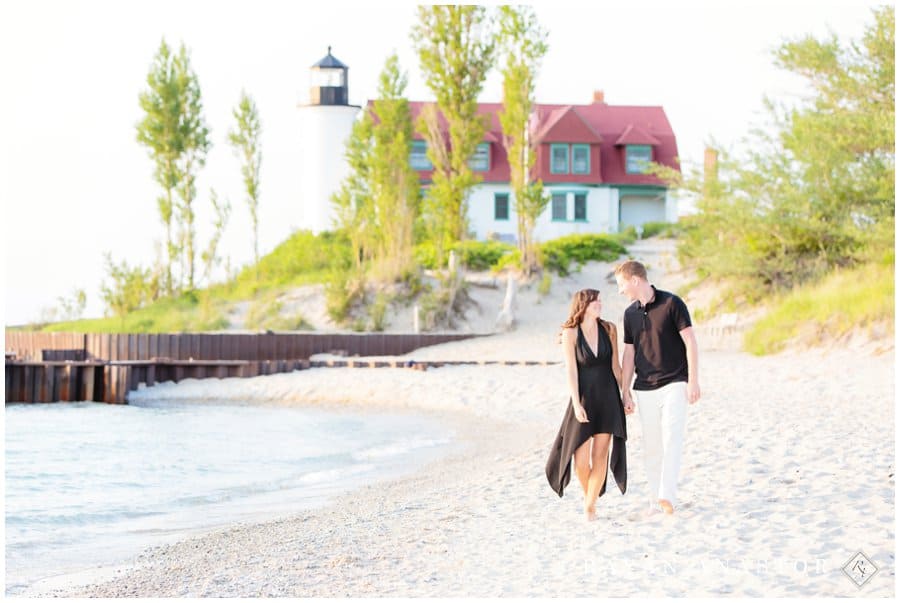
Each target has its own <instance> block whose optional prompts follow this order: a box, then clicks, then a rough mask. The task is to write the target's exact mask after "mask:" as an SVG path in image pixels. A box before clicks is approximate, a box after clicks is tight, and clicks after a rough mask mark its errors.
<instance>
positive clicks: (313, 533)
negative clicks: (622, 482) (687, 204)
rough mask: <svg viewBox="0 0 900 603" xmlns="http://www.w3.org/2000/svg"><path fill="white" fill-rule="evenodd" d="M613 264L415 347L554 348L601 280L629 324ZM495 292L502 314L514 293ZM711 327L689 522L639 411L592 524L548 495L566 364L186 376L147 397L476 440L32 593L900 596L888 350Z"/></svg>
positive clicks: (654, 274)
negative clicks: (810, 344) (807, 346)
mask: <svg viewBox="0 0 900 603" xmlns="http://www.w3.org/2000/svg"><path fill="white" fill-rule="evenodd" d="M632 253H633V254H634V255H635V256H637V257H639V258H644V259H645V260H647V261H648V263H649V264H650V266H651V268H652V270H651V280H653V281H654V282H656V284H657V285H658V286H660V287H661V288H663V289H675V288H676V286H674V285H673V282H674V281H675V280H677V276H678V275H676V274H674V273H673V272H672V271H671V267H667V262H670V261H671V256H670V248H669V247H665V246H653V245H649V246H646V247H643V248H641V247H638V248H636V249H632ZM610 268H611V265H609V264H602V263H596V264H591V265H589V266H586V267H585V269H584V270H583V271H582V272H581V273H578V274H575V275H573V276H572V277H570V278H568V279H562V280H559V281H557V282H555V283H554V285H553V289H552V291H551V294H550V295H548V296H546V297H544V298H542V299H541V300H540V303H538V296H537V293H536V291H532V290H523V291H522V292H521V295H520V298H519V302H520V304H519V305H520V309H519V312H518V314H517V316H518V317H519V319H520V323H519V325H518V328H517V329H516V330H515V331H512V332H510V333H506V334H501V335H493V336H491V337H482V338H475V339H471V340H466V341H461V342H454V343H450V344H444V345H441V346H435V347H433V348H428V349H423V350H417V351H415V352H413V353H411V354H409V355H408V357H409V358H414V359H422V360H425V359H428V360H459V359H466V360H472V359H491V360H543V361H558V360H559V359H560V351H559V346H558V345H556V335H557V332H558V325H559V323H560V322H562V320H563V319H564V318H565V315H566V311H567V308H568V303H569V297H570V295H571V293H572V292H574V291H575V290H576V289H578V288H580V287H583V286H593V287H596V288H599V289H600V290H601V294H602V296H603V303H604V310H603V315H604V316H607V317H610V318H612V319H615V320H616V321H617V322H619V323H621V314H622V309H623V308H624V306H625V301H624V300H623V299H621V298H620V297H619V296H618V295H617V294H616V292H615V285H614V284H612V283H610V281H609V280H608V278H607V276H608V274H609V270H610ZM666 276H670V277H671V278H672V281H670V282H667V280H666V278H663V277H666ZM497 299H498V306H497V308H496V309H499V301H502V291H500V292H499V294H498V298H497ZM485 305H487V304H485ZM496 309H495V310H492V311H493V312H495V311H496ZM484 320H488V319H487V318H485V319H484ZM697 332H698V340H699V344H700V348H701V357H700V363H701V387H702V390H703V397H702V399H701V400H700V401H699V402H698V403H697V404H696V405H693V406H691V407H689V411H688V417H687V434H686V441H685V449H684V455H683V459H682V471H681V480H680V491H679V505H678V507H677V509H676V513H675V514H674V515H672V516H666V515H662V514H659V513H657V514H653V515H649V516H648V515H646V514H645V512H644V511H645V508H646V497H647V493H646V486H647V482H646V477H645V474H644V470H643V456H642V455H643V449H642V434H641V426H640V420H639V418H638V415H637V414H635V415H632V416H630V417H628V436H629V437H628V465H629V480H628V492H627V494H626V495H625V496H622V495H620V494H619V492H618V490H617V489H616V488H614V487H612V485H610V488H609V490H608V492H607V494H606V495H605V496H604V497H603V498H601V500H600V502H599V503H598V505H597V510H598V515H599V520H598V521H596V522H591V523H589V522H587V521H585V520H584V518H583V513H582V500H581V499H582V496H581V491H580V487H579V485H578V483H577V480H574V479H573V482H572V483H571V484H570V485H569V487H568V489H567V490H566V493H565V496H564V498H562V499H560V498H558V497H557V496H556V494H555V493H554V492H553V491H552V490H551V489H550V487H549V485H548V484H547V480H546V478H545V476H544V463H545V461H546V459H547V455H548V453H549V446H550V444H551V442H552V440H553V437H554V436H555V434H556V431H557V429H558V427H559V422H560V420H561V418H562V415H563V412H564V410H565V405H566V403H567V400H566V398H567V394H566V388H565V377H564V373H563V367H562V365H561V364H551V365H546V366H502V365H488V366H446V367H443V368H437V369H429V370H427V371H416V370H410V369H387V368H383V369H369V368H352V369H348V368H342V369H337V368H335V369H312V370H306V371H297V372H295V373H291V374H283V375H273V376H267V377H257V378H253V379H243V380H241V379H225V380H221V381H216V380H204V381H196V380H188V381H185V382H182V383H180V384H178V385H173V384H161V385H158V386H156V387H154V388H149V389H143V390H141V391H139V392H137V393H136V394H135V395H137V396H152V397H154V398H161V399H178V400H196V401H204V400H216V401H227V400H234V401H245V400H247V399H254V400H258V401H259V402H260V403H266V404H310V403H318V404H326V405H341V406H343V407H346V408H356V407H359V408H365V409H376V410H377V409H379V408H392V409H396V408H402V409H414V410H417V411H423V412H427V413H430V414H433V415H434V416H436V417H438V418H439V419H441V420H442V421H446V422H447V423H446V424H447V425H448V426H452V429H453V431H454V432H456V433H457V434H459V436H460V437H461V439H462V441H463V442H464V444H465V447H464V449H463V450H462V451H460V452H458V453H453V454H451V455H450V456H449V457H446V458H444V459H441V460H439V461H435V462H432V463H430V464H429V465H427V466H426V468H425V469H424V470H422V471H420V472H419V473H417V474H415V475H410V476H407V477H404V478H401V479H397V480H394V481H391V482H388V483H378V484H372V485H369V486H365V487H363V488H361V489H359V490H356V491H354V492H352V493H351V494H349V495H346V496H345V497H343V498H341V499H340V500H337V501H335V502H334V503H333V504H330V505H328V506H326V507H324V508H319V509H313V510H309V511H303V512H300V513H298V514H296V515H294V516H290V517H285V518H283V519H280V520H277V521H268V522H264V523H259V524H241V525H235V526H233V527H231V528H229V529H226V530H218V531H212V532H209V533H207V534H204V535H201V536H197V537H192V538H189V539H185V540H183V541H181V542H178V543H176V544H172V545H165V546H160V547H156V548H152V549H149V550H148V551H146V552H145V553H144V554H143V555H141V556H140V558H138V559H137V560H136V561H135V563H134V564H133V565H131V566H128V567H124V568H117V569H116V570H115V571H114V572H113V574H114V577H113V578H112V579H111V580H110V579H109V577H110V576H109V573H107V574H105V575H103V576H104V577H103V578H102V579H99V578H98V580H97V581H96V582H94V583H92V584H89V585H87V586H85V585H83V584H76V583H74V582H72V583H70V584H68V585H65V584H60V582H59V581H58V580H57V581H56V582H55V583H54V584H52V585H47V586H46V587H45V588H43V589H40V588H36V589H33V590H32V591H31V592H30V593H28V594H32V595H35V594H42V595H45V596H46V595H55V596H79V597H81V596H87V597H122V596H130V597H134V596H138V597H156V596H161V597H183V596H190V597H205V596H216V597H260V596H280V597H284V596H296V597H325V596H355V597H366V596H400V597H417V596H423V597H432V596H485V597H494V596H595V597H618V596H648V597H650V596H654V597H655V596H693V597H718V596H748V597H758V596H767V597H813V596H815V597H822V596H836V597H844V596H853V597H857V596H862V597H891V596H893V595H894V591H895V587H894V582H895V568H894V490H895V477H894V438H895V434H894V349H893V345H892V344H891V343H890V342H881V343H878V344H877V345H862V344H854V346H852V347H842V348H838V349H831V350H825V349H812V350H796V349H795V350H790V351H787V352H783V353H781V354H777V355H772V356H767V357H753V356H750V355H747V354H745V353H742V352H739V351H736V350H735V349H733V346H731V348H730V347H729V345H725V344H723V343H722V341H724V340H720V341H719V344H718V345H716V346H711V345H710V346H707V345H705V341H704V337H705V336H707V337H708V333H710V331H706V330H704V328H703V325H699V324H698V325H697ZM620 337H621V334H620ZM713 347H714V348H716V349H710V348H713ZM858 552H862V553H863V554H864V555H866V556H867V557H868V559H869V560H870V561H871V562H872V563H873V564H874V566H875V567H877V572H876V573H875V575H874V576H873V577H871V579H870V580H868V582H866V583H865V584H864V585H863V586H862V587H859V586H857V585H856V584H855V583H854V582H853V581H851V579H850V578H849V577H848V576H847V575H845V573H844V571H843V570H842V568H843V566H844V565H845V564H847V562H848V561H849V560H850V559H851V558H852V557H853V556H854V555H856V554H857V553H858ZM98 576H99V575H98Z"/></svg>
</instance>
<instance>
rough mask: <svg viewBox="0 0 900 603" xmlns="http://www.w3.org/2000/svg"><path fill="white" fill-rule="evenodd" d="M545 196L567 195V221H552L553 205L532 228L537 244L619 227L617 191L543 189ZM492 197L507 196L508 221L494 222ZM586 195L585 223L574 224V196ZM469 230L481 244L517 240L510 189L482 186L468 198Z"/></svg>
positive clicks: (572, 187) (563, 187)
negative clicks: (495, 239)
mask: <svg viewBox="0 0 900 603" xmlns="http://www.w3.org/2000/svg"><path fill="white" fill-rule="evenodd" d="M544 190H545V191H546V193H547V194H548V195H552V194H553V193H554V192H557V193H563V192H564V193H565V194H566V220H565V221H554V220H553V219H552V204H549V203H548V205H547V209H546V210H544V212H543V213H542V214H541V215H540V217H539V218H538V220H537V223H536V224H535V229H534V236H535V239H536V240H538V241H548V240H550V239H555V238H557V237H561V236H564V235H568V234H575V233H609V232H616V230H617V228H616V226H617V225H618V203H617V201H618V191H617V189H615V188H609V187H585V186H584V185H580V184H573V185H552V186H551V185H545V188H544ZM495 193H509V206H510V207H509V220H495V219H494V195H495ZM576 193H585V194H586V195H587V200H586V204H587V207H586V210H587V211H586V214H587V215H586V217H587V219H586V220H585V221H577V222H576V221H575V220H574V212H575V194H576ZM469 229H470V230H471V231H472V232H473V233H474V234H475V237H476V238H477V239H480V240H485V239H488V238H491V237H492V236H493V237H499V238H500V239H501V240H505V241H509V242H513V241H515V240H516V238H517V236H518V230H517V229H518V225H517V220H516V209H515V198H514V197H513V195H512V192H511V191H510V188H509V185H507V184H505V183H502V184H481V185H479V186H477V187H475V189H474V190H473V191H472V193H471V194H470V195H469Z"/></svg>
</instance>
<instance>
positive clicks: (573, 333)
mask: <svg viewBox="0 0 900 603" xmlns="http://www.w3.org/2000/svg"><path fill="white" fill-rule="evenodd" d="M577 336H578V327H577V326H576V327H563V329H562V337H563V340H564V341H565V340H572V339H574V338H575V337H577Z"/></svg>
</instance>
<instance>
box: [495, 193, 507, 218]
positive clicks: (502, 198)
mask: <svg viewBox="0 0 900 603" xmlns="http://www.w3.org/2000/svg"><path fill="white" fill-rule="evenodd" d="M494 219H495V220H509V193H494Z"/></svg>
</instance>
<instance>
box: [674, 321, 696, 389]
mask: <svg viewBox="0 0 900 603" xmlns="http://www.w3.org/2000/svg"><path fill="white" fill-rule="evenodd" d="M678 334H679V335H681V339H682V340H683V341H684V348H685V351H686V352H687V362H688V385H687V397H688V402H690V403H691V404H693V403H694V402H696V401H697V400H699V399H700V363H699V360H698V352H697V339H696V338H695V337H694V329H693V327H685V328H683V329H681V330H680V331H678Z"/></svg>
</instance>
